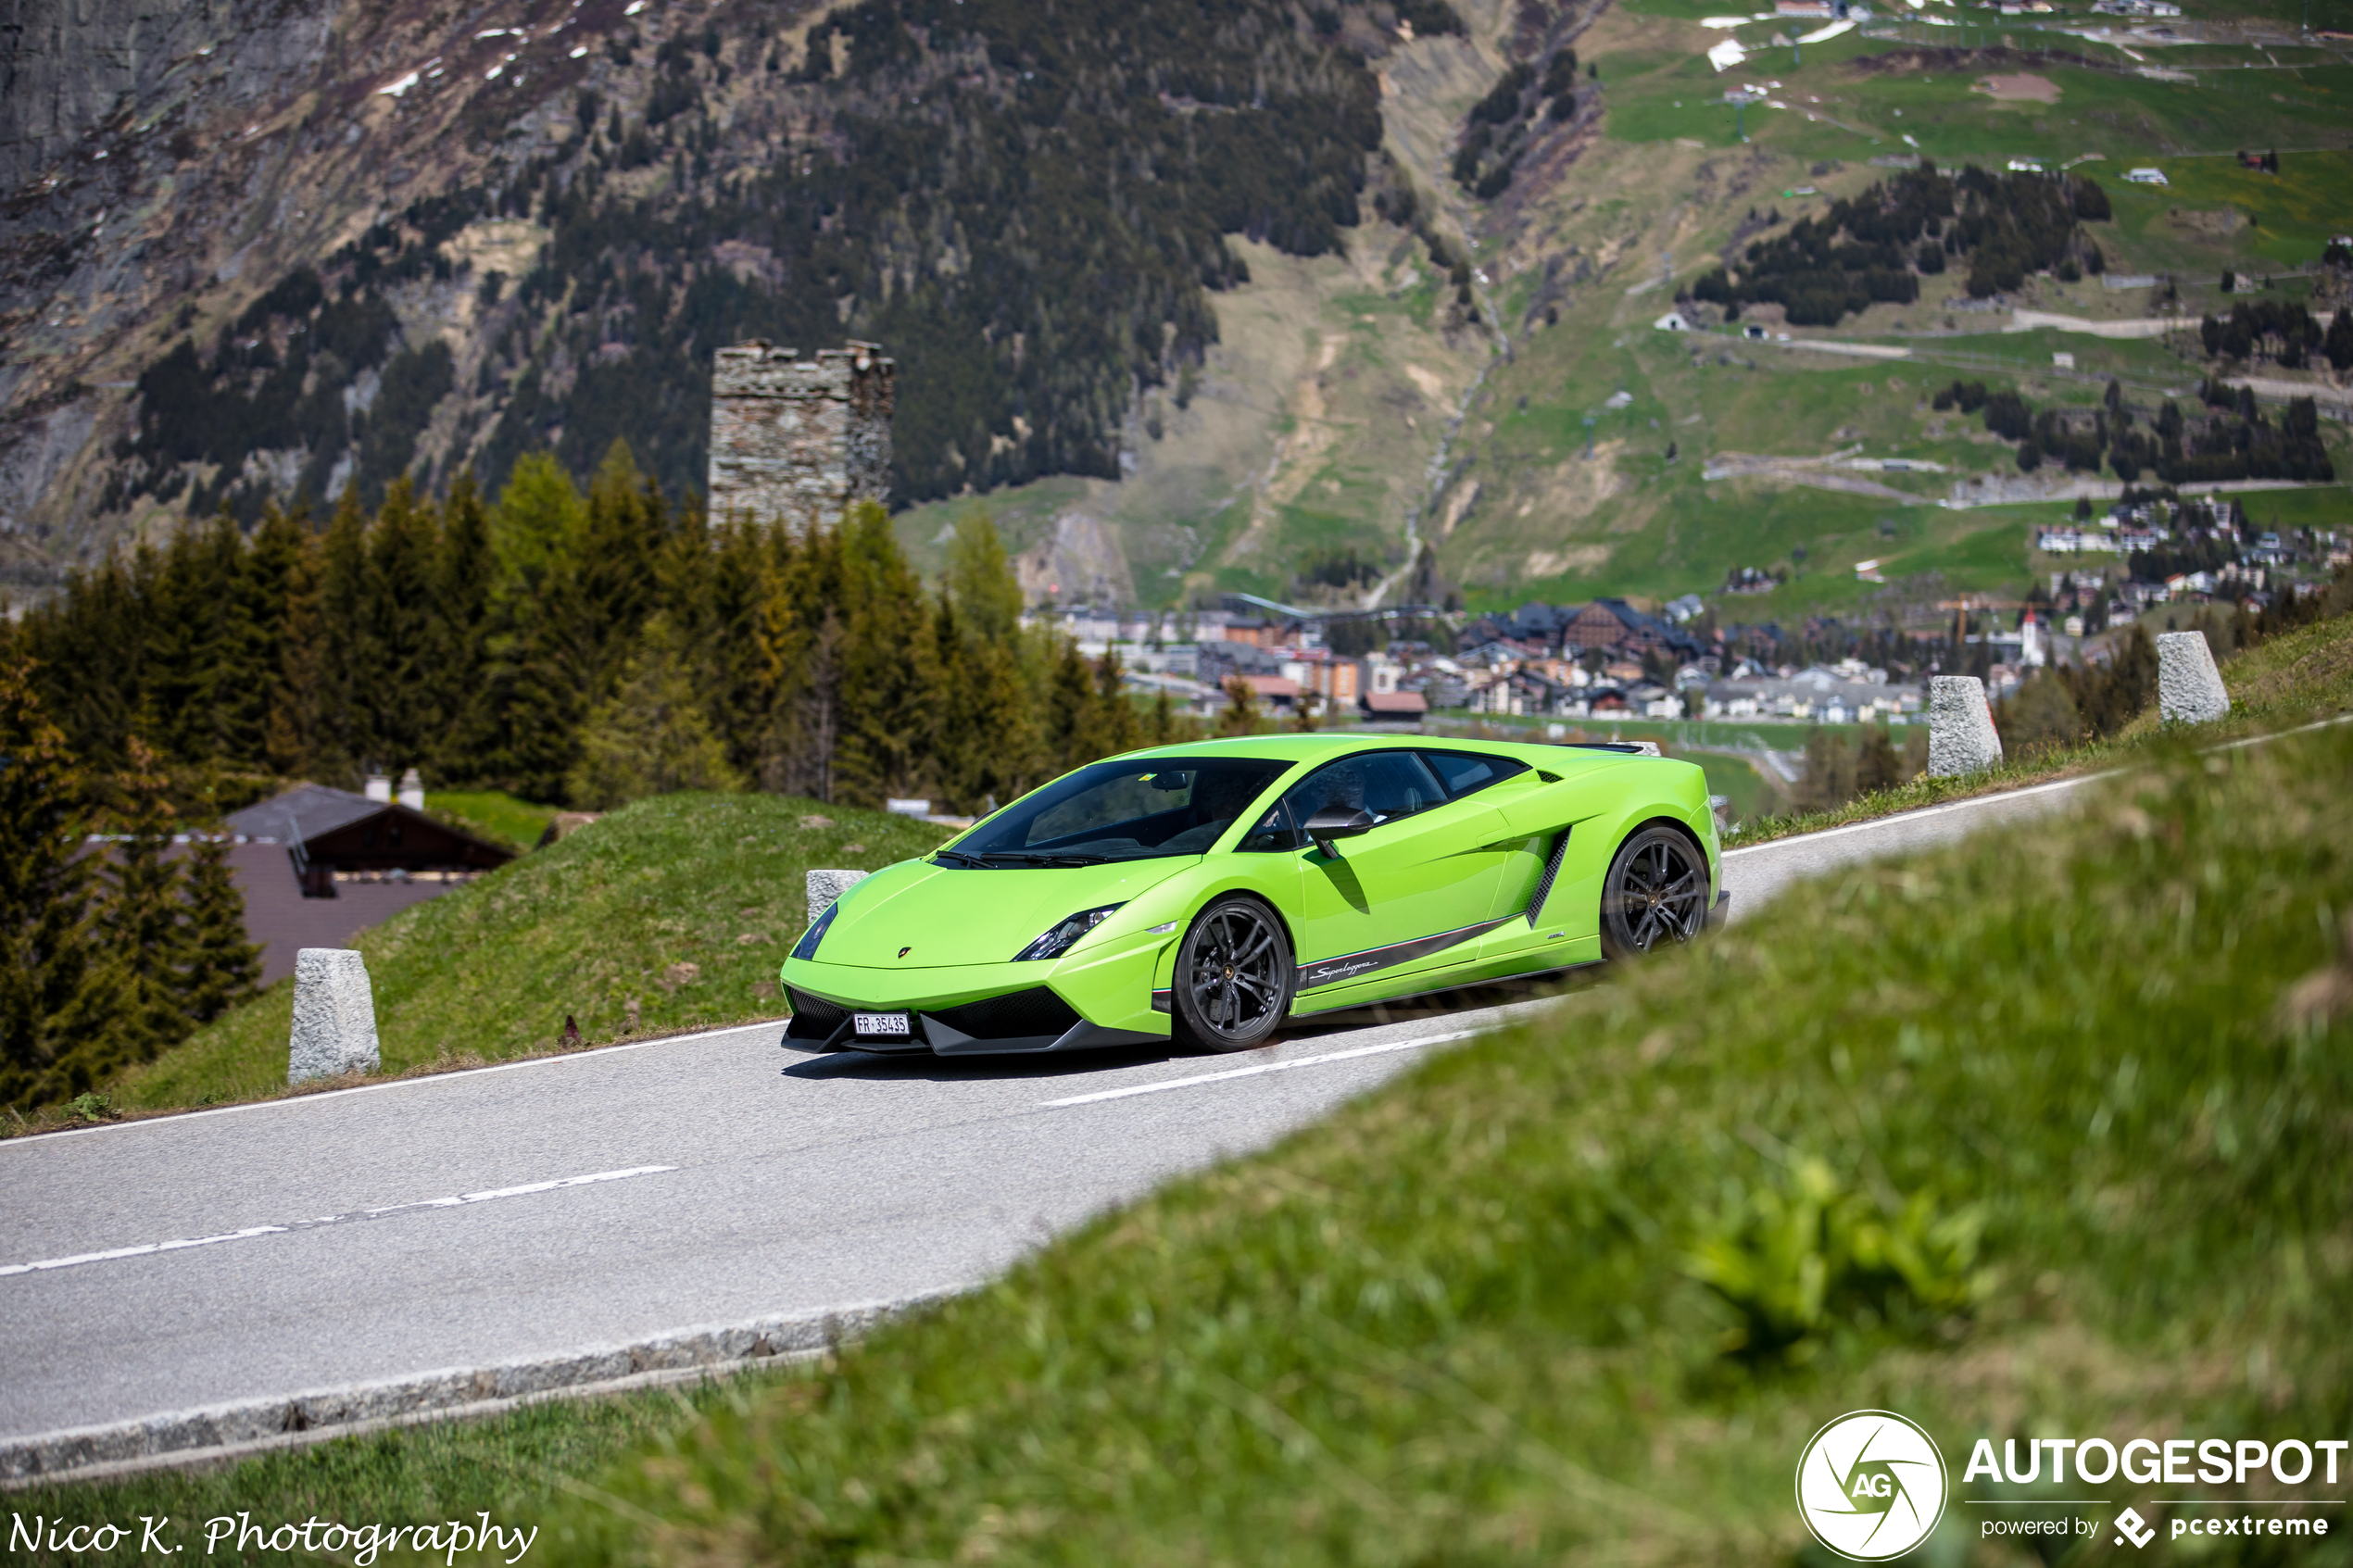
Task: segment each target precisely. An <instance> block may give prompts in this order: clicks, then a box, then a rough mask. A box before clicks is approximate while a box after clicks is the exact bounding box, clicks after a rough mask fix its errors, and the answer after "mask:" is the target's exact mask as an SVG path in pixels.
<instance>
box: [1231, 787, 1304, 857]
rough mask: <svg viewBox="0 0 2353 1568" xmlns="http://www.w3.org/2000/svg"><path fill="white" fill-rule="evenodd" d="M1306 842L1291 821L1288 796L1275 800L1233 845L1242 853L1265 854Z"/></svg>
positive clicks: (1298, 845) (1295, 824) (1295, 846)
mask: <svg viewBox="0 0 2353 1568" xmlns="http://www.w3.org/2000/svg"><path fill="white" fill-rule="evenodd" d="M1305 842H1306V840H1304V839H1303V838H1302V837H1301V836H1300V834H1299V827H1298V824H1297V823H1296V822H1292V821H1291V815H1290V801H1289V799H1288V797H1286V798H1285V799H1282V800H1277V801H1276V802H1275V807H1274V809H1273V810H1271V811H1268V812H1267V813H1266V814H1265V816H1264V817H1261V818H1260V819H1259V820H1258V824H1257V825H1256V826H1255V827H1253V828H1252V829H1251V830H1250V831H1249V832H1248V833H1246V834H1243V835H1242V841H1241V842H1240V843H1239V844H1237V845H1235V846H1234V847H1235V848H1236V849H1238V850H1240V851H1241V852H1242V853H1243V854H1246V855H1250V854H1256V855H1265V854H1269V853H1272V852H1274V851H1276V850H1281V849H1297V848H1299V847H1301V846H1302V845H1303V844H1304V843H1305Z"/></svg>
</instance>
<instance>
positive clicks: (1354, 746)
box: [1125, 730, 1629, 770]
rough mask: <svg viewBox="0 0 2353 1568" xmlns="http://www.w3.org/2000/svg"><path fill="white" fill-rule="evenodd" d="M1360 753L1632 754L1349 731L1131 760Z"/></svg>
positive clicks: (1563, 763)
mask: <svg viewBox="0 0 2353 1568" xmlns="http://www.w3.org/2000/svg"><path fill="white" fill-rule="evenodd" d="M1358 751H1472V752H1478V753H1482V754H1484V755H1487V756H1491V757H1510V758H1514V759H1517V760H1519V761H1522V762H1528V763H1531V764H1533V763H1538V762H1541V763H1543V764H1545V765H1546V766H1549V767H1552V768H1554V769H1555V770H1557V769H1561V768H1564V767H1575V766H1577V765H1579V763H1580V762H1622V761H1624V760H1626V759H1627V757H1628V755H1629V754H1628V753H1625V752H1620V751H1604V750H1597V749H1595V750H1588V749H1583V748H1579V747H1577V746H1552V745H1546V744H1543V743H1541V742H1533V741H1494V740H1458V739H1456V738H1455V737H1453V736H1452V735H1401V734H1353V733H1350V732H1346V731H1330V730H1317V731H1312V732H1309V733H1307V734H1301V733H1299V732H1297V731H1290V732H1283V733H1278V734H1264V735H1225V736H1220V737H1219V738H1217V739H1215V740H1198V741H1189V742H1182V743H1179V744H1177V745H1174V746H1153V747H1151V748H1150V749H1148V750H1143V751H1131V752H1127V753H1126V754H1125V755H1126V756H1129V757H1202V756H1217V755H1221V754H1222V755H1225V756H1229V757H1253V758H1256V757H1263V758H1266V759H1270V760H1274V759H1279V760H1282V761H1286V762H1320V761H1322V760H1324V759H1327V758H1331V757H1345V756H1347V755H1349V754H1350V753H1352V752H1358Z"/></svg>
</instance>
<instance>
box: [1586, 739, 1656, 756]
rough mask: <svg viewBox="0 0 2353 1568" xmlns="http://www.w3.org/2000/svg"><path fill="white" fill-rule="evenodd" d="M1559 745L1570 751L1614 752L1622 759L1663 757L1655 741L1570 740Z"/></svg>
mask: <svg viewBox="0 0 2353 1568" xmlns="http://www.w3.org/2000/svg"><path fill="white" fill-rule="evenodd" d="M1561 745H1563V746H1567V748H1568V749H1569V750H1571V751H1615V752H1617V754H1618V755H1620V756H1622V757H1664V756H1666V755H1667V753H1665V752H1663V751H1661V750H1659V748H1658V742H1656V741H1655V740H1571V741H1563V742H1561Z"/></svg>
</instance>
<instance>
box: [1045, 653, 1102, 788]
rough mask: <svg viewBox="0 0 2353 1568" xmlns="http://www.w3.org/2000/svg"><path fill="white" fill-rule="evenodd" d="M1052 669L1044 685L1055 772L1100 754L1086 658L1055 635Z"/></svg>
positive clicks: (1048, 739) (1095, 701)
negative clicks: (1055, 644) (1056, 644)
mask: <svg viewBox="0 0 2353 1568" xmlns="http://www.w3.org/2000/svg"><path fill="white" fill-rule="evenodd" d="M1057 641H1058V643H1059V645H1060V646H1058V648H1057V649H1056V651H1055V654H1054V662H1053V671H1052V674H1051V677H1050V679H1049V681H1048V684H1047V687H1046V714H1045V719H1046V722H1045V731H1046V736H1045V738H1046V750H1047V753H1048V755H1049V756H1050V757H1051V759H1052V767H1053V770H1054V771H1055V772H1057V773H1066V772H1068V771H1070V770H1072V769H1073V768H1076V767H1077V766H1078V765H1079V764H1081V763H1083V762H1091V761H1093V760H1094V759H1096V758H1097V757H1100V756H1101V755H1102V754H1101V752H1100V751H1098V750H1097V749H1096V748H1095V747H1096V732H1097V723H1096V709H1097V706H1098V698H1097V696H1096V695H1095V685H1094V683H1093V682H1092V681H1091V680H1089V679H1088V672H1087V660H1086V659H1083V658H1081V657H1080V655H1079V652H1078V645H1077V644H1076V642H1073V641H1072V640H1070V639H1069V638H1067V637H1063V638H1058V639H1057Z"/></svg>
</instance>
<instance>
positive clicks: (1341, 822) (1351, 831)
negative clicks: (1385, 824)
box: [1307, 806, 1373, 856]
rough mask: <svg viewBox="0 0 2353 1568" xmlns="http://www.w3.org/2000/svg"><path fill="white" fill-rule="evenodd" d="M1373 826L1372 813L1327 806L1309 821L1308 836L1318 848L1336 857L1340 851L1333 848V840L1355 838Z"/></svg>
mask: <svg viewBox="0 0 2353 1568" xmlns="http://www.w3.org/2000/svg"><path fill="white" fill-rule="evenodd" d="M1372 825H1373V814H1372V813H1371V812H1370V811H1358V810H1351V809H1349V808H1348V807H1345V806H1327V807H1325V808H1324V809H1322V810H1320V811H1317V812H1316V813H1315V815H1314V816H1312V817H1310V818H1308V819H1307V836H1308V837H1310V838H1312V839H1314V840H1315V847H1316V848H1318V849H1321V850H1322V851H1323V852H1324V853H1325V854H1327V855H1334V856H1336V855H1338V854H1339V853H1340V851H1339V850H1338V849H1335V848H1334V847H1332V840H1334V839H1336V838H1353V837H1355V836H1356V835H1357V834H1360V833H1364V832H1366V831H1367V830H1369V829H1370V828H1371V827H1372Z"/></svg>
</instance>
